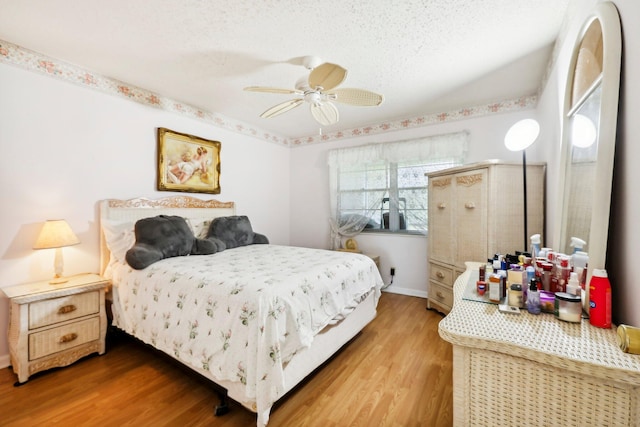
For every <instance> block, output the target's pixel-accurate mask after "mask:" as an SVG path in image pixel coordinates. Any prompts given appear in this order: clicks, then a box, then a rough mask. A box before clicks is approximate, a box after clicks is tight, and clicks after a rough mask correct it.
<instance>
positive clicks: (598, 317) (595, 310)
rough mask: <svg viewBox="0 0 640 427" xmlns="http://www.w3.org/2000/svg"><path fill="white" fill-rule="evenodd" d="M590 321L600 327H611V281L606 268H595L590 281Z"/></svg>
mask: <svg viewBox="0 0 640 427" xmlns="http://www.w3.org/2000/svg"><path fill="white" fill-rule="evenodd" d="M589 323H591V324H592V325H593V326H597V327H598V328H605V329H608V328H610V327H611V283H609V278H608V277H607V271H606V270H599V269H594V270H593V275H592V277H591V281H590V282H589Z"/></svg>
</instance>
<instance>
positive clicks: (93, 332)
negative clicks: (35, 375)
mask: <svg viewBox="0 0 640 427" xmlns="http://www.w3.org/2000/svg"><path fill="white" fill-rule="evenodd" d="M99 339H100V318H99V317H97V316H96V317H92V318H90V319H87V320H81V321H79V322H75V323H70V324H68V325H64V326H59V327H57V328H53V329H47V330H46V331H42V332H36V333H33V334H30V335H29V360H34V359H39V358H41V357H44V356H48V355H50V354H54V353H58V352H60V351H63V350H66V349H68V348H71V347H75V346H78V345H80V344H84V343H88V342H90V341H96V340H99Z"/></svg>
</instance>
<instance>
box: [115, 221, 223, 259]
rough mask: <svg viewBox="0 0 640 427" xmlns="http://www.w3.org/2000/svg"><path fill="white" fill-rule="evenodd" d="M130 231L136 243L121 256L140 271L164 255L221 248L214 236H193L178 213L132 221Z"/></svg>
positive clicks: (212, 250) (194, 252)
mask: <svg viewBox="0 0 640 427" xmlns="http://www.w3.org/2000/svg"><path fill="white" fill-rule="evenodd" d="M134 231H135V236H136V243H135V244H134V245H133V247H132V248H131V249H129V250H128V251H127V253H126V255H125V259H126V260H127V263H128V264H129V265H130V266H131V267H133V268H135V269H136V270H142V269H143V268H146V267H148V266H150V265H151V264H153V263H154V262H157V261H160V260H161V259H164V258H170V257H176V256H183V255H208V254H214V253H216V252H218V251H219V250H221V249H220V244H217V242H216V241H215V239H212V240H209V239H207V240H205V239H197V238H196V237H195V236H194V235H193V232H192V231H191V228H189V225H188V224H187V222H186V221H185V219H184V218H182V217H180V216H175V215H174V216H170V215H158V216H155V217H151V218H143V219H141V220H138V221H137V222H136V225H135V229H134ZM220 243H221V242H220ZM222 249H224V248H222Z"/></svg>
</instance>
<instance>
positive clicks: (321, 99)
mask: <svg viewBox="0 0 640 427" xmlns="http://www.w3.org/2000/svg"><path fill="white" fill-rule="evenodd" d="M303 65H304V66H305V67H306V68H307V69H309V70H311V73H309V76H308V77H306V76H305V77H302V78H301V79H299V80H298V81H297V83H296V85H295V89H280V88H275V87H263V86H249V87H245V88H244V90H246V91H250V92H266V93H280V94H294V95H298V96H299V98H294V99H290V100H288V101H285V102H282V103H280V104H276V105H274V106H273V107H271V108H269V109H268V110H266V111H265V112H264V113H262V114H260V117H264V118H271V117H276V116H279V115H280V114H282V113H286V112H287V111H289V110H291V109H293V108H295V107H298V106H300V105H302V104H303V103H304V102H307V103H308V104H309V107H310V109H311V115H312V116H313V118H314V119H315V120H316V121H317V122H318V123H320V124H321V125H322V126H329V125H332V124H335V123H337V122H338V120H339V118H340V115H339V113H338V109H337V108H336V106H335V105H333V102H340V103H343V104H348V105H355V106H359V107H373V106H378V105H380V104H381V103H382V101H383V100H384V97H383V96H382V95H379V94H377V93H375V92H371V91H368V90H364V89H353V88H343V89H336V87H337V86H338V85H340V84H341V83H342V82H343V81H344V80H345V78H346V77H347V70H346V69H344V68H343V67H341V66H339V65H337V64H332V63H330V62H324V63H323V62H322V60H321V59H320V58H318V57H315V56H305V57H304V58H303Z"/></svg>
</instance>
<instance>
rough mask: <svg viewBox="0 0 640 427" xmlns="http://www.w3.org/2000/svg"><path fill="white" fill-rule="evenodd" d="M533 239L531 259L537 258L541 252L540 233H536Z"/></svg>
mask: <svg viewBox="0 0 640 427" xmlns="http://www.w3.org/2000/svg"><path fill="white" fill-rule="evenodd" d="M530 239H531V259H536V257H537V256H539V254H540V235H539V234H534V235H533V236H531V237H530Z"/></svg>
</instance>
